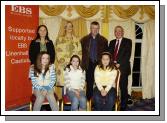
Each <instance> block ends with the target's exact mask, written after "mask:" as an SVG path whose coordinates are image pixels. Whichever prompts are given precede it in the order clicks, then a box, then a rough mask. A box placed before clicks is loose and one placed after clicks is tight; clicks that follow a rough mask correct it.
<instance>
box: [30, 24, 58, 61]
mask: <svg viewBox="0 0 167 123" xmlns="http://www.w3.org/2000/svg"><path fill="white" fill-rule="evenodd" d="M41 51H46V52H47V53H48V54H49V55H50V61H51V63H52V64H53V63H54V61H55V48H54V45H53V42H52V41H51V40H50V39H49V37H48V29H47V27H46V26H45V25H40V26H38V28H37V36H36V38H35V39H34V40H32V42H31V44H30V47H29V59H30V61H31V64H34V63H35V61H36V57H37V55H38V54H39V53H40V52H41Z"/></svg>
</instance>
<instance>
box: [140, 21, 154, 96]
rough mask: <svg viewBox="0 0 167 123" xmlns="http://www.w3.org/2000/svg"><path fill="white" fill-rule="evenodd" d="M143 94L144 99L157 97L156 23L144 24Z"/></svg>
mask: <svg viewBox="0 0 167 123" xmlns="http://www.w3.org/2000/svg"><path fill="white" fill-rule="evenodd" d="M141 60H142V62H141V71H142V76H141V79H142V94H143V99H146V98H148V99H149V98H153V97H155V79H154V76H155V21H153V20H152V21H149V22H147V23H145V24H144V31H143V43H142V59H141Z"/></svg>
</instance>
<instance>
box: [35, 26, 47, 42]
mask: <svg viewBox="0 0 167 123" xmlns="http://www.w3.org/2000/svg"><path fill="white" fill-rule="evenodd" d="M41 27H44V28H45V29H46V36H45V40H48V41H49V40H50V39H49V36H48V28H47V27H46V26H45V25H39V26H38V28H37V31H36V38H35V40H37V39H40V38H41V37H40V35H39V29H40V28H41Z"/></svg>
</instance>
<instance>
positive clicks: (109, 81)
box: [93, 52, 117, 111]
mask: <svg viewBox="0 0 167 123" xmlns="http://www.w3.org/2000/svg"><path fill="white" fill-rule="evenodd" d="M94 76H95V83H96V87H95V88H94V93H93V101H94V110H95V111H111V110H112V108H113V105H114V104H115V99H116V89H115V80H116V76H117V70H116V68H115V66H114V64H113V60H112V57H111V54H110V53H109V52H103V53H102V55H101V60H100V63H99V65H97V66H96V68H95V75H94Z"/></svg>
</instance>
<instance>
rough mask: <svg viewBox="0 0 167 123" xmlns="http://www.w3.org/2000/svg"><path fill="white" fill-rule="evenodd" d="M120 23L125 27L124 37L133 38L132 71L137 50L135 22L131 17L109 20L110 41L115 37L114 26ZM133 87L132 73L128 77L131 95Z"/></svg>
mask: <svg viewBox="0 0 167 123" xmlns="http://www.w3.org/2000/svg"><path fill="white" fill-rule="evenodd" d="M117 25H120V26H122V27H123V28H124V37H126V38H130V39H131V40H132V53H131V58H130V62H131V71H132V68H133V61H134V51H135V22H134V21H133V20H131V19H128V20H124V21H119V20H111V21H110V22H109V32H110V33H109V39H110V40H109V41H111V40H113V39H115V35H114V28H115V27H116V26H117ZM131 88H132V74H131V75H129V78H128V94H130V95H131Z"/></svg>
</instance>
